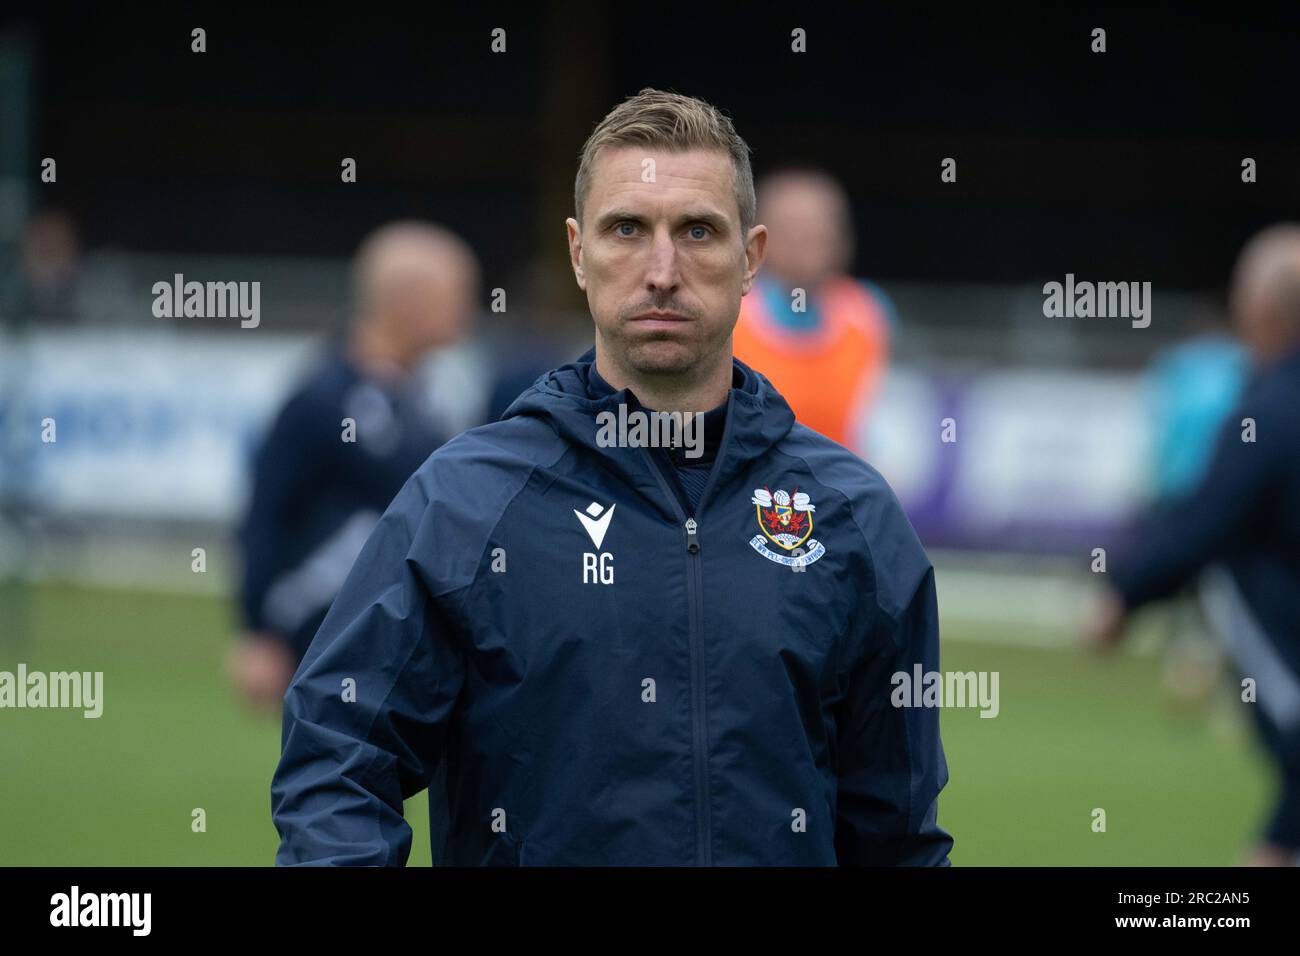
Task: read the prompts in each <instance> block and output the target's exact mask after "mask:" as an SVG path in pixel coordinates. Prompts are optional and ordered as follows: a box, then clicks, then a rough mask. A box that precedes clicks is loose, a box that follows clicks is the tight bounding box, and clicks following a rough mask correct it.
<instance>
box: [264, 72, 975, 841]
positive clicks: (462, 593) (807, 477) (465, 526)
mask: <svg viewBox="0 0 1300 956" xmlns="http://www.w3.org/2000/svg"><path fill="white" fill-rule="evenodd" d="M748 152H749V148H748V146H747V145H746V144H745V143H744V141H743V140H742V139H740V137H739V136H738V135H737V134H736V132H735V130H734V128H733V127H732V125H731V122H730V121H729V120H727V119H726V118H725V117H723V116H722V115H721V114H720V113H719V112H718V111H717V110H715V109H714V108H713V107H712V106H710V105H708V104H706V103H703V102H701V101H699V100H696V99H691V98H689V97H684V96H678V95H675V94H669V93H662V92H658V91H655V90H643V91H642V92H641V93H640V94H639V95H638V96H635V97H632V98H631V99H629V100H627V101H626V102H624V103H623V104H621V105H620V106H618V107H616V108H615V109H614V110H613V111H612V112H611V113H610V114H609V115H608V116H607V117H605V119H604V120H603V121H602V122H601V123H600V124H599V125H598V126H597V127H596V129H595V131H594V132H593V133H592V135H591V137H590V138H589V139H588V141H587V143H586V145H585V146H584V148H583V151H582V158H581V162H580V165H579V169H578V175H577V181H576V188H575V205H576V215H575V217H574V218H572V219H569V220H568V221H567V226H568V237H569V250H570V258H571V261H572V265H573V270H574V274H575V276H576V278H577V282H578V285H579V286H580V287H581V288H582V289H583V290H584V291H585V293H586V295H587V302H588V305H589V307H590V310H591V314H592V318H593V320H594V322H595V333H596V335H595V338H596V341H595V347H594V349H591V350H589V351H588V352H587V353H586V354H585V355H584V356H582V357H581V358H580V359H579V360H577V361H576V362H573V363H571V364H569V365H566V366H563V367H561V368H558V369H555V370H553V371H552V372H550V373H549V374H548V375H547V376H546V377H544V378H542V379H540V380H539V381H538V382H537V383H536V384H535V385H534V386H533V387H532V388H530V389H529V390H528V391H527V392H525V393H524V394H523V395H521V396H520V397H519V398H518V399H517V400H516V401H515V403H514V404H513V405H512V406H511V407H510V408H509V409H507V411H506V414H505V416H504V418H503V419H502V420H501V421H500V422H496V423H493V424H489V425H485V426H482V427H480V428H475V429H471V430H470V431H468V432H465V433H464V434H462V435H460V436H459V437H457V438H456V439H453V440H452V441H450V442H448V443H447V444H446V445H445V446H443V447H442V448H441V449H439V451H438V452H436V453H435V454H434V455H433V456H432V457H430V459H429V460H428V461H427V462H425V464H424V465H422V466H421V468H420V469H419V471H418V472H417V473H416V474H415V476H414V477H413V478H412V479H411V480H410V481H409V482H407V484H406V486H405V487H404V488H403V489H402V492H401V493H400V494H399V495H398V497H397V499H396V500H395V501H394V502H393V505H392V506H391V507H390V508H389V509H388V511H387V513H386V514H385V515H384V517H383V519H382V520H381V521H380V523H379V526H378V528H377V529H376V530H375V533H374V534H372V535H371V537H370V539H369V541H367V543H366V546H365V548H364V549H363V550H362V553H361V555H360V557H359V558H358V560H357V563H356V566H355V567H354V568H353V570H352V573H351V574H350V575H349V577H348V580H347V583H346V584H345V585H344V587H343V591H342V593H341V594H340V595H339V598H338V600H337V601H336V602H335V603H334V606H333V608H331V610H330V613H329V615H328V617H327V618H326V619H325V622H324V624H323V625H322V627H321V630H320V633H319V634H318V635H317V637H316V640H315V641H314V642H313V644H312V646H311V650H310V652H309V653H308V655H307V658H306V660H304V661H303V664H302V667H301V668H300V669H299V671H298V673H297V674H296V675H295V677H294V681H293V684H292V686H291V687H290V688H289V692H288V694H287V695H286V696H285V713H284V730H283V754H282V757H281V760H280V764H279V767H278V768H277V770H276V774H275V778H274V780H273V783H272V788H271V792H272V807H273V816H274V820H275V824H276V827H277V828H278V830H279V832H280V835H281V844H280V849H279V853H278V856H277V862H278V863H280V864H336V865H337V864H388V865H400V864H402V863H404V862H405V861H406V859H407V856H408V853H409V850H410V844H411V831H410V828H409V827H408V826H407V824H406V822H405V820H404V819H403V817H402V801H403V800H404V799H406V798H408V797H410V796H411V795H413V794H415V793H417V792H418V791H419V790H420V789H422V788H423V787H424V786H425V785H426V784H427V782H428V781H429V780H430V778H431V775H432V774H433V772H434V769H435V767H436V766H437V765H439V762H440V761H443V760H445V761H446V762H447V766H446V778H445V779H446V782H447V785H446V792H445V793H441V792H431V794H430V810H431V813H433V812H435V810H436V808H437V807H440V806H442V805H443V804H444V803H445V804H446V806H447V807H448V808H449V811H450V812H449V816H450V828H449V832H448V838H447V844H446V853H445V856H442V857H440V858H441V859H445V861H446V862H449V863H452V864H459V865H474V864H484V865H506V866H513V865H524V866H540V865H583V864H592V865H701V866H708V865H737V864H741V865H743V864H750V865H783V864H789V865H824V866H825V865H836V864H841V865H847V864H921V865H944V864H947V863H948V852H949V848H950V846H951V844H952V839H951V837H949V835H948V834H947V833H945V832H944V831H943V830H941V829H940V828H939V826H938V825H937V822H936V813H937V809H936V808H937V798H938V795H939V792H940V790H941V789H942V788H943V786H944V784H945V783H946V782H947V778H948V770H947V764H946V762H945V759H944V753H943V748H942V745H941V742H940V738H939V714H938V711H937V710H934V709H927V708H901V707H900V708H895V707H893V706H892V705H891V702H890V697H891V691H892V690H893V689H894V688H893V684H892V683H891V675H893V674H895V673H897V672H905V673H908V674H911V673H912V669H913V667H914V666H919V667H922V668H924V669H925V670H927V671H929V670H935V669H937V667H938V663H939V635H938V623H937V619H936V607H935V589H934V575H933V570H932V568H931V566H930V563H929V561H928V560H927V558H926V556H925V554H924V552H923V551H922V549H921V546H920V543H919V542H918V541H917V539H916V536H915V535H914V534H913V532H912V529H911V526H910V525H909V524H908V522H907V519H906V517H905V516H904V515H903V512H902V510H901V509H900V507H899V505H898V503H897V501H896V499H895V498H894V497H893V495H892V494H891V492H890V491H889V489H888V488H887V487H886V485H885V483H884V481H883V480H882V479H881V477H880V476H879V474H878V473H877V472H876V471H874V470H873V469H872V468H871V467H870V466H868V465H866V464H865V463H863V462H862V461H861V460H860V459H858V458H857V457H856V456H854V455H853V454H851V453H850V452H848V451H846V450H845V449H843V448H841V447H840V446H838V445H836V444H834V443H833V442H830V441H828V440H827V439H825V438H823V437H821V436H819V435H817V434H816V433H815V432H813V431H811V430H810V429H808V428H805V427H803V426H801V425H797V424H795V422H794V416H793V415H792V413H791V411H790V408H789V406H788V405H787V404H786V402H785V400H784V399H782V398H781V396H780V395H779V394H778V393H777V392H776V390H775V389H773V388H772V386H771V385H770V384H769V383H768V382H767V380H766V379H764V378H763V377H762V376H760V375H758V374H756V373H755V372H753V371H752V370H751V369H749V368H748V367H747V366H745V365H744V364H742V363H740V362H737V361H734V360H733V359H732V356H731V347H730V345H731V342H730V340H731V330H732V327H733V326H734V324H735V321H736V316H737V314H738V311H739V307H740V297H741V296H742V295H743V294H744V293H745V291H746V290H747V289H748V288H749V287H750V285H751V284H752V282H753V278H754V275H755V273H756V272H757V271H758V269H759V266H760V264H761V262H762V258H763V248H764V244H765V242H766V238H767V230H766V229H765V228H764V227H763V226H761V225H757V224H755V221H754V220H755V213H754V205H755V204H754V199H753V187H752V184H751V183H752V180H751V174H750V167H749V155H748ZM646 409H649V410H658V411H662V412H668V413H683V414H684V415H686V416H689V415H696V414H698V415H700V416H701V417H700V419H698V421H702V432H700V433H696V435H695V437H696V438H699V439H700V441H698V442H696V441H690V442H687V441H685V440H684V441H682V442H680V443H678V445H677V446H676V447H673V448H670V449H665V448H662V447H649V446H648V445H647V443H646V442H644V441H642V440H639V439H638V440H635V441H634V440H633V435H632V432H631V431H629V432H628V433H627V434H626V435H623V434H622V433H620V434H619V436H618V439H619V440H617V441H610V440H609V428H608V427H607V425H608V422H609V421H610V418H611V417H612V418H613V419H615V420H617V419H618V417H619V416H620V415H621V416H623V418H624V420H627V416H628V415H630V414H632V413H633V412H641V413H643V414H644V413H645V410H646ZM682 420H683V421H685V420H687V419H685V418H683V419H682ZM689 420H690V421H697V419H689ZM814 525H815V529H814Z"/></svg>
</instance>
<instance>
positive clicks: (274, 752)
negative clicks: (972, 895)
mask: <svg viewBox="0 0 1300 956" xmlns="http://www.w3.org/2000/svg"><path fill="white" fill-rule="evenodd" d="M5 605H6V607H5V615H4V618H5V619H4V620H0V627H3V628H4V631H3V632H0V670H8V671H13V670H15V668H16V666H17V664H18V663H19V662H20V661H21V662H24V663H26V664H27V666H28V668H29V670H44V671H57V670H79V671H83V670H90V671H95V670H102V671H103V672H104V696H105V705H104V714H103V716H102V717H100V718H99V719H98V720H87V719H85V718H83V717H82V716H81V713H80V711H68V710H8V709H6V710H3V711H0V865H92V866H93V865H130V866H136V865H162V866H222V865H268V864H270V863H272V862H273V860H274V856H275V849H276V844H277V836H276V833H275V829H274V827H273V826H272V824H271V814H270V793H269V788H270V779H271V774H272V771H273V770H274V767H275V762H276V759H277V757H278V754H279V726H278V721H277V720H270V719H265V718H256V717H253V716H250V715H248V714H246V713H244V712H243V711H242V710H241V708H240V707H239V706H238V705H237V702H236V701H235V700H234V698H233V696H232V694H231V692H230V690H229V688H228V686H227V684H226V682H225V677H224V672H223V655H224V653H225V651H226V648H227V646H228V642H229V640H230V634H231V626H232V624H233V612H232V610H231V608H230V606H229V605H228V604H227V603H225V602H223V601H220V600H216V599H212V598H199V597H185V596H175V595H164V594H152V593H140V592H125V591H113V590H99V589H93V588H83V587H74V586H70V585H61V584H46V585H40V586H35V587H31V588H27V589H26V590H25V592H24V593H23V594H22V595H21V596H17V597H16V596H15V593H14V592H13V591H12V590H10V593H9V597H8V599H7V600H6V602H5ZM954 633H956V626H955V625H948V624H945V638H946V640H945V644H944V649H943V660H942V666H943V668H944V670H996V671H998V672H999V674H1000V692H1001V693H1000V697H1001V712H1000V714H999V715H998V716H997V717H996V718H994V719H986V718H980V716H979V713H978V711H977V710H974V709H966V710H962V709H950V710H945V711H944V712H943V717H942V720H943V725H942V726H943V739H944V744H945V748H946V751H947V754H948V763H949V769H950V772H951V781H950V783H949V786H948V788H947V789H946V790H945V792H944V795H943V797H942V798H941V800H940V805H939V822H940V824H941V825H943V826H944V827H945V828H947V829H948V830H949V831H950V832H951V833H952V834H953V835H954V837H955V840H956V843H955V847H954V850H953V854H952V860H953V863H954V864H955V865H1098V864H1116V865H1130V864H1132V865H1229V864H1232V863H1234V862H1235V861H1236V860H1237V858H1238V855H1239V854H1240V852H1241V851H1242V850H1243V849H1244V848H1245V847H1246V846H1247V845H1248V844H1249V842H1250V841H1251V839H1252V837H1253V835H1254V833H1255V832H1256V829H1257V827H1258V825H1259V821H1260V819H1261V817H1262V815H1263V814H1264V812H1265V811H1266V810H1267V808H1268V801H1269V800H1270V799H1271V797H1272V787H1273V779H1272V777H1271V771H1270V769H1269V768H1268V766H1267V765H1266V764H1265V763H1264V762H1263V760H1262V758H1261V756H1260V755H1259V753H1258V751H1257V750H1256V748H1255V745H1254V743H1253V741H1252V740H1251V738H1250V736H1249V733H1248V731H1247V729H1246V727H1245V724H1244V721H1243V720H1240V719H1236V718H1233V719H1232V720H1231V721H1230V726H1229V727H1228V730H1227V732H1225V731H1223V730H1222V729H1219V730H1217V731H1216V725H1215V723H1214V722H1213V721H1212V720H1211V719H1210V717H1209V714H1208V712H1207V711H1206V710H1205V709H1202V708H1179V707H1176V706H1174V705H1172V704H1171V702H1170V701H1169V700H1168V699H1167V698H1165V697H1164V696H1163V695H1162V694H1161V692H1160V690H1159V673H1158V669H1159V661H1158V660H1157V659H1156V658H1154V657H1141V656H1134V655H1118V656H1114V657H1112V658H1110V659H1106V660H1101V659H1096V658H1093V657H1091V656H1088V655H1086V654H1084V653H1082V652H1080V651H1076V650H1073V649H1060V648H1049V647H1042V648H1037V647H1028V646H1019V645H1015V646H1009V645H1002V644H999V643H995V642H992V641H988V640H979V639H978V637H979V635H968V637H974V638H975V639H967V640H960V641H958V640H951V639H950V638H951V637H952V636H953V634H954ZM1229 711H1230V712H1231V708H1229ZM196 807H201V808H203V809H204V811H205V812H206V817H207V829H206V832H203V833H195V832H192V830H191V811H192V810H193V809H194V808H196ZM1098 807H1100V808H1102V809H1104V810H1105V812H1106V832H1104V833H1096V832H1093V829H1092V811H1093V809H1094V808H1098ZM406 811H407V819H408V820H410V821H411V824H412V828H413V830H414V832H415V844H414V851H413V853H412V855H411V861H410V862H411V864H412V865H427V864H428V862H429V847H428V834H427V820H426V818H425V801H424V796H423V795H420V796H419V797H417V798H415V799H413V800H411V801H410V802H409V803H408V804H407V807H406Z"/></svg>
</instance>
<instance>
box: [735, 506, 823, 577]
mask: <svg viewBox="0 0 1300 956" xmlns="http://www.w3.org/2000/svg"><path fill="white" fill-rule="evenodd" d="M750 503H751V504H753V505H754V510H755V512H756V513H757V515H758V528H759V530H760V531H761V532H762V534H756V535H754V537H753V538H751V539H750V541H749V546H750V547H751V548H753V549H754V550H755V551H757V552H758V553H759V554H761V555H762V556H763V557H765V558H767V559H768V560H769V561H775V562H776V563H777V564H784V565H785V566H786V567H789V568H801V567H806V566H807V565H810V564H812V563H813V562H814V561H816V560H817V559H818V558H820V557H821V556H822V555H823V554H825V553H826V548H825V546H823V545H822V543H821V542H820V541H818V540H817V539H816V538H814V537H812V530H813V512H814V511H816V510H817V509H816V506H815V505H813V503H812V501H810V500H809V498H808V495H806V494H805V493H803V492H802V491H800V490H799V489H798V488H795V490H794V494H790V492H788V491H786V490H785V489H784V488H778V489H777V490H776V491H772V490H770V489H768V488H755V489H754V497H753V498H751V499H750ZM769 545H776V547H777V548H779V549H780V550H773V549H772V548H771V547H770V546H769ZM786 552H789V553H786Z"/></svg>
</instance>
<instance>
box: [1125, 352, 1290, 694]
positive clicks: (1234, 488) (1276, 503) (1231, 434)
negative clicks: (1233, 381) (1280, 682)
mask: <svg viewBox="0 0 1300 956" xmlns="http://www.w3.org/2000/svg"><path fill="white" fill-rule="evenodd" d="M1246 419H1250V420H1252V421H1253V423H1254V428H1253V439H1254V440H1253V441H1244V440H1243V437H1242V436H1243V432H1244V431H1245V430H1246V428H1247V425H1244V424H1243V422H1245V421H1246ZM1144 525H1145V526H1144V528H1143V529H1142V532H1141V534H1140V535H1139V537H1138V542H1139V543H1138V544H1137V546H1136V547H1134V548H1133V549H1132V550H1131V551H1130V553H1128V554H1127V555H1124V556H1122V558H1121V560H1119V561H1117V562H1116V566H1115V571H1114V583H1115V586H1116V587H1117V589H1118V590H1119V592H1120V594H1121V596H1122V598H1123V600H1124V603H1125V605H1126V606H1127V607H1128V608H1130V609H1133V608H1137V607H1140V606H1141V605H1143V604H1146V603H1148V602H1150V601H1154V600H1157V599H1160V598H1165V597H1169V596H1171V595H1172V594H1174V593H1175V592H1177V591H1178V590H1179V589H1180V588H1182V587H1183V586H1185V585H1187V584H1189V583H1191V582H1192V581H1194V580H1196V579H1197V576H1198V575H1199V574H1200V573H1201V572H1202V571H1203V570H1205V569H1206V568H1207V567H1209V566H1211V565H1218V566H1221V567H1223V568H1225V569H1226V570H1227V572H1228V573H1229V574H1230V575H1231V577H1232V581H1233V583H1234V585H1235V587H1236V589H1237V591H1238V592H1239V594H1240V600H1241V601H1242V602H1243V603H1244V605H1245V606H1246V607H1247V608H1249V612H1250V615H1251V616H1252V617H1253V618H1254V622H1255V623H1254V624H1253V625H1252V626H1253V627H1257V628H1258V630H1259V631H1260V633H1261V634H1262V635H1263V637H1264V639H1266V640H1268V641H1269V642H1270V643H1271V644H1272V645H1273V650H1274V651H1275V652H1276V660H1277V661H1278V662H1279V663H1280V664H1282V665H1284V666H1286V667H1287V668H1288V669H1289V670H1290V671H1291V673H1292V674H1300V350H1297V351H1294V352H1292V353H1291V354H1290V355H1288V356H1286V357H1285V358H1283V359H1281V360H1279V361H1275V362H1273V363H1271V364H1270V365H1268V366H1266V367H1264V368H1261V369H1259V370H1257V371H1256V373H1255V374H1254V376H1253V377H1252V379H1251V380H1250V382H1249V383H1248V384H1247V387H1246V390H1245V393H1244V394H1243V395H1242V398H1241V400H1240V402H1239V403H1238V406H1237V408H1236V410H1235V411H1234V413H1233V414H1231V415H1229V416H1228V418H1227V420H1226V421H1225V422H1224V424H1223V427H1222V430H1221V431H1220V434H1219V437H1218V442H1217V444H1216V446H1215V451H1214V455H1213V457H1212V459H1211V461H1210V464H1209V466H1208V467H1207V468H1206V471H1205V474H1204V476H1203V477H1202V480H1201V483H1200V486H1199V487H1197V488H1196V489H1195V490H1194V491H1193V492H1192V493H1191V494H1189V495H1188V496H1186V497H1185V498H1183V499H1182V500H1180V501H1178V502H1176V503H1174V504H1172V505H1170V506H1169V507H1167V508H1163V509H1161V510H1159V511H1157V512H1154V513H1152V514H1151V515H1149V516H1148V517H1147V519H1146V521H1145V522H1144ZM1230 636H1231V635H1230ZM1253 676H1259V675H1253ZM1290 683H1292V684H1294V683H1295V679H1294V678H1291V680H1290ZM1261 686H1262V685H1261Z"/></svg>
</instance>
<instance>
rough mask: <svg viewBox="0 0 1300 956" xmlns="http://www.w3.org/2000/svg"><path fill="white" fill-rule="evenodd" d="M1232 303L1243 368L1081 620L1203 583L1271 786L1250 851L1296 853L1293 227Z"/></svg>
mask: <svg viewBox="0 0 1300 956" xmlns="http://www.w3.org/2000/svg"><path fill="white" fill-rule="evenodd" d="M1231 309H1232V312H1233V316H1234V319H1235V321H1236V323H1237V327H1238V331H1239V333H1240V335H1241V338H1242V340H1243V342H1245V344H1246V347H1247V348H1248V349H1249V351H1250V353H1251V356H1252V358H1253V360H1254V370H1253V371H1254V374H1253V376H1252V378H1251V380H1250V381H1249V382H1248V384H1247V386H1246V389H1245V392H1244V394H1243V395H1242V397H1241V400H1240V401H1239V403H1238V405H1237V408H1236V411H1235V412H1234V413H1233V414H1232V415H1230V416H1228V420H1227V422H1226V423H1225V424H1224V426H1223V429H1222V430H1221V431H1220V433H1219V438H1218V442H1217V445H1216V448H1215V452H1214V455H1213V457H1212V458H1211V460H1210V463H1209V465H1208V467H1207V468H1206V471H1205V473H1204V475H1203V477H1202V478H1201V480H1200V482H1199V483H1198V484H1197V485H1196V487H1195V488H1194V489H1193V490H1192V491H1191V492H1190V493H1189V494H1186V495H1184V496H1183V497H1181V498H1180V499H1179V500H1177V501H1176V502H1174V503H1173V504H1171V505H1169V506H1168V507H1165V508H1161V509H1159V510H1158V511H1156V512H1154V513H1153V514H1152V515H1151V516H1150V520H1149V521H1148V522H1147V527H1146V529H1145V533H1144V534H1143V536H1142V537H1141V539H1140V540H1141V545H1140V546H1139V547H1138V548H1137V549H1136V550H1135V552H1134V553H1132V554H1130V555H1127V556H1122V557H1121V560H1119V561H1117V562H1116V564H1115V571H1114V574H1113V576H1112V583H1113V585H1114V591H1113V593H1112V594H1111V595H1110V596H1109V597H1108V598H1107V599H1106V600H1105V601H1104V603H1103V604H1102V606H1101V607H1100V608H1099V610H1098V612H1097V615H1096V617H1095V619H1094V620H1093V621H1092V622H1091V625H1090V628H1089V636H1090V638H1091V639H1092V640H1093V641H1094V642H1095V643H1097V644H1098V645H1100V646H1107V645H1109V644H1112V643H1114V642H1115V641H1117V640H1118V639H1119V638H1120V636H1121V635H1122V633H1123V629H1124V624H1125V622H1126V620H1127V618H1128V616H1129V615H1130V614H1131V613H1132V612H1133V611H1134V610H1135V609H1137V608H1138V607H1141V606H1142V605H1144V604H1147V603H1149V602H1151V601H1155V600H1158V599H1163V598H1167V597H1169V596H1170V595H1173V594H1175V593H1176V592H1177V591H1178V590H1179V589H1180V588H1181V587H1182V586H1183V585H1185V584H1187V583H1188V582H1191V581H1195V580H1199V582H1200V583H1201V585H1202V593H1203V595H1204V603H1205V606H1206V611H1207V615H1208V616H1209V618H1210V620H1211V622H1212V624H1213V625H1214V626H1215V629H1216V630H1217V631H1219V632H1220V634H1221V635H1222V636H1223V637H1224V639H1225V640H1226V641H1227V644H1228V650H1229V653H1230V654H1231V655H1232V657H1233V658H1234V660H1235V662H1236V664H1237V667H1238V669H1239V670H1240V672H1241V675H1242V677H1243V678H1244V679H1245V678H1248V679H1249V681H1250V682H1251V683H1249V684H1245V685H1244V686H1243V700H1246V701H1248V702H1249V703H1248V706H1249V707H1250V708H1251V713H1252V714H1253V715H1254V717H1255V719H1256V721H1257V724H1258V727H1259V729H1260V732H1261V734H1262V736H1263V739H1264V742H1265V744H1266V746H1267V747H1268V750H1269V752H1270V754H1271V755H1272V756H1273V758H1274V759H1275V761H1276V762H1277V764H1278V766H1279V767H1280V769H1281V774H1282V794H1281V798H1280V801H1279V803H1278V806H1277V808H1276V810H1275V812H1274V814H1273V818H1272V819H1271V821H1270V822H1269V824H1268V826H1267V828H1266V830H1265V833H1264V835H1263V839H1262V841H1261V844H1260V845H1259V846H1258V847H1257V848H1256V850H1255V851H1254V853H1253V854H1252V855H1251V857H1250V859H1249V861H1248V862H1251V863H1255V864H1262V865H1275V864H1282V865H1294V864H1295V862H1296V858H1297V854H1300V225H1291V224H1286V225H1279V226H1274V227H1272V228H1270V229H1267V230H1265V231H1264V232H1262V233H1261V234H1259V235H1258V236H1256V237H1255V238H1253V239H1252V240H1251V241H1250V242H1249V243H1248V244H1247V245H1246V247H1245V248H1244V249H1243V250H1242V253H1241V255H1240V257H1239V259H1238V262H1237V265H1236V269H1235V271H1234V274H1233V281H1232V292H1231Z"/></svg>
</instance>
